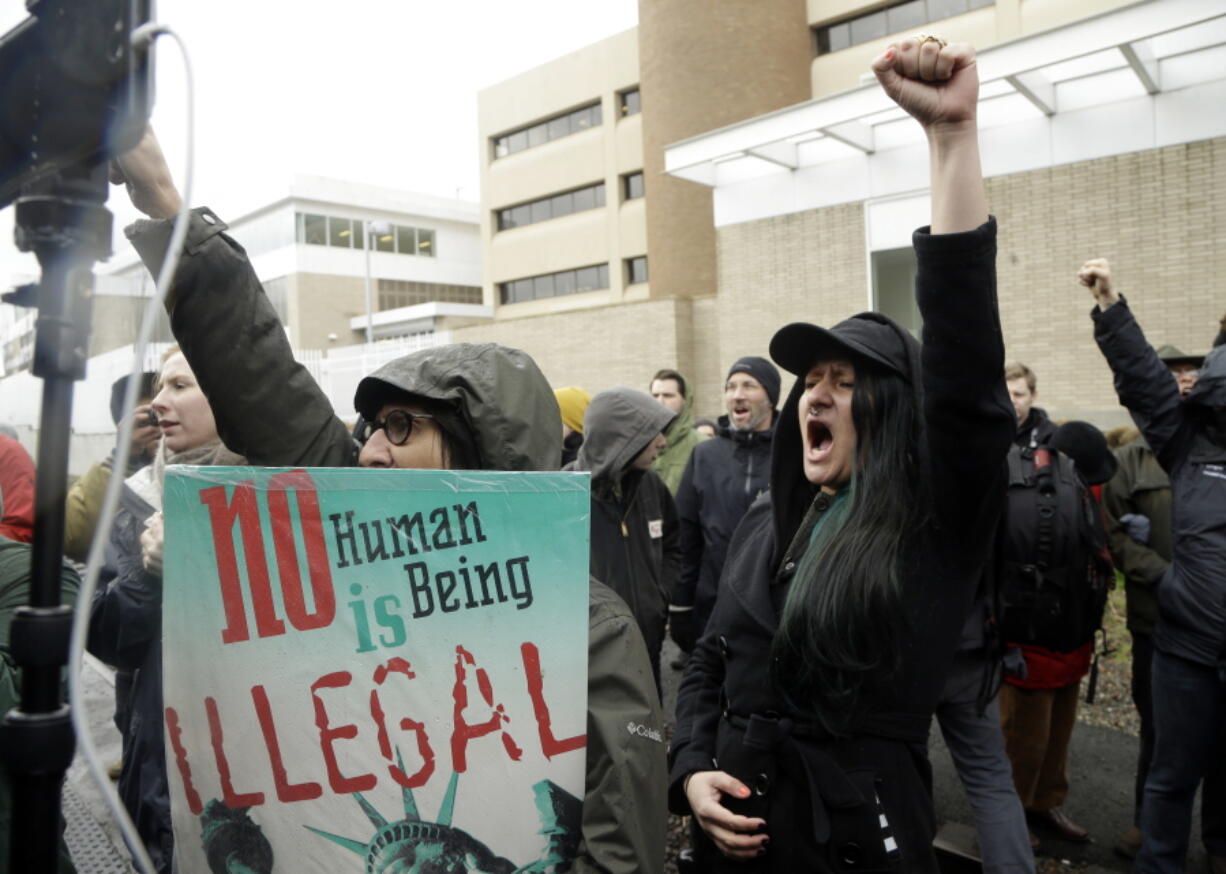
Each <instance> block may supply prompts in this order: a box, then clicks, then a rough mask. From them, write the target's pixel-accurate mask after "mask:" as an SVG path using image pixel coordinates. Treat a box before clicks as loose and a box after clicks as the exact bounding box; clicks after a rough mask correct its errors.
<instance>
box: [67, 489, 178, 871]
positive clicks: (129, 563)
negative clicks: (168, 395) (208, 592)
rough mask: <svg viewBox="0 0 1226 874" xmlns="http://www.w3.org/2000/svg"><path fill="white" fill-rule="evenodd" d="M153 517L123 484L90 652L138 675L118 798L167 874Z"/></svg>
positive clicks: (170, 837) (169, 851)
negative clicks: (149, 525)
mask: <svg viewBox="0 0 1226 874" xmlns="http://www.w3.org/2000/svg"><path fill="white" fill-rule="evenodd" d="M146 472H149V469H148V468H146ZM153 512H154V508H153V507H151V506H150V505H149V504H148V503H147V502H146V501H145V500H143V499H142V498H141V497H140V496H139V495H137V494H136V493H135V492H134V491H132V489H131V488H129V487H128V486H127V485H125V486H124V488H123V494H122V499H121V502H120V509H119V512H118V513H117V514H116V516H115V523H114V525H113V526H112V527H111V539H110V542H109V543H108V546H107V550H106V565H105V567H104V568H103V570H102V573H101V575H100V578H99V585H98V588H97V590H96V591H95V592H94V600H93V604H92V605H91V613H90V621H89V637H88V639H87V641H86V648H87V649H88V650H89V651H90V652H91V653H92V654H93V655H95V656H97V657H98V658H99V659H101V660H102V661H104V662H106V663H107V664H109V665H114V666H115V667H116V668H118V669H120V670H122V671H135V676H134V678H133V680H132V691H131V698H130V700H129V702H128V707H129V712H130V714H131V717H130V721H129V722H128V730H127V732H126V733H125V734H124V737H123V770H122V771H121V772H120V775H119V787H118V788H119V797H120V798H121V799H122V800H123V804H124V807H126V808H127V810H128V813H129V814H130V815H131V817H132V821H133V824H134V825H135V826H136V831H137V834H139V835H140V836H141V838H142V839H143V840H144V841H145V846H146V848H147V849H148V850H149V856H150V858H151V859H152V861H153V864H154V865H155V866H156V868H157V870H158V874H169V872H170V870H171V859H172V857H173V855H174V853H173V850H174V833H173V831H172V829H171V822H170V790H169V788H168V787H167V784H166V749H165V742H164V740H163V735H164V728H163V716H162V578H161V576H159V575H157V574H151V573H149V572H148V571H146V570H145V567H144V564H143V563H142V561H141V545H140V536H141V533H142V532H143V531H144V527H145V521H146V520H147V519H148V518H149V516H150V515H151V514H152V513H153Z"/></svg>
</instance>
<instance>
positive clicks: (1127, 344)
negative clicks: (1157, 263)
mask: <svg viewBox="0 0 1226 874" xmlns="http://www.w3.org/2000/svg"><path fill="white" fill-rule="evenodd" d="M1077 281H1078V282H1079V283H1080V284H1081V285H1083V286H1084V287H1085V288H1088V289H1089V290H1090V294H1091V295H1092V296H1093V298H1094V302H1095V303H1096V304H1097V306H1096V307H1095V308H1094V310H1093V311H1092V312H1091V313H1090V317H1091V318H1092V319H1093V320H1094V339H1095V340H1096V341H1097V342H1098V348H1099V349H1100V350H1102V353H1103V357H1105V358H1106V359H1107V363H1108V364H1109V365H1110V366H1111V372H1112V373H1113V374H1115V393H1116V394H1117V395H1118V396H1119V399H1120V403H1121V404H1123V405H1124V406H1125V407H1127V408H1128V412H1129V413H1131V414H1132V420H1133V421H1134V422H1136V424H1137V427H1138V428H1140V429H1141V433H1142V434H1144V435H1145V439H1146V441H1148V442H1149V447H1150V449H1152V450H1153V451H1154V456H1155V457H1156V458H1157V459H1158V463H1159V464H1161V465H1162V466H1163V467H1164V468H1165V469H1166V470H1167V471H1170V469H1171V464H1172V462H1173V461H1174V459H1175V458H1176V457H1177V456H1179V455H1181V454H1182V453H1181V452H1180V451H1179V447H1180V446H1181V445H1182V442H1183V440H1184V438H1185V436H1186V429H1185V427H1184V426H1185V424H1186V418H1185V416H1184V409H1183V404H1181V403H1180V397H1179V387H1178V385H1177V384H1176V383H1175V380H1173V379H1171V374H1170V371H1169V370H1167V368H1166V365H1164V364H1163V363H1162V361H1161V360H1160V359H1159V358H1158V353H1157V352H1155V351H1154V349H1153V347H1152V346H1150V345H1149V342H1148V341H1147V340H1146V339H1145V334H1144V333H1143V332H1142V331H1141V326H1140V325H1139V324H1137V320H1136V319H1135V318H1134V317H1133V315H1132V311H1131V310H1130V309H1129V308H1128V302H1127V301H1126V300H1124V298H1123V296H1121V295H1120V293H1119V290H1118V289H1117V288H1116V284H1115V281H1114V280H1113V278H1112V276H1111V265H1110V264H1109V263H1108V262H1107V259H1105V258H1093V259H1091V260H1089V261H1086V262H1085V263H1084V264H1082V265H1081V269H1080V270H1078V271H1077Z"/></svg>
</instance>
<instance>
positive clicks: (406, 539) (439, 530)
mask: <svg viewBox="0 0 1226 874" xmlns="http://www.w3.org/2000/svg"><path fill="white" fill-rule="evenodd" d="M328 521H329V522H331V523H332V536H333V540H334V542H335V543H336V566H337V567H338V568H347V567H349V566H350V565H360V564H362V563H363V556H365V562H366V563H370V562H375V561H388V560H390V559H393V558H404V557H405V555H419V554H421V553H428V552H434V551H437V550H442V549H455V548H456V547H459V546H470V545H472V544H474V543H484V542H485V540H486V537H485V532H484V531H482V530H481V514H480V513H479V512H478V510H477V502H476V501H470V502H469V503H468V504H451V505H450V506H443V507H436V508H435V509H433V510H431V511H429V512H426V511H424V510H423V511H421V512H418V513H413V514H412V515H409V514H408V513H405V514H404V515H402V516H399V517H396V516H388V517H387V518H386V519H370V520H368V521H366V522H359V523H358V524H357V529H356V530H355V529H354V524H353V510H348V511H346V512H345V513H344V514H341V513H332V514H329V516H328ZM470 525H471V531H470ZM385 526H386V528H385ZM385 530H386V534H385ZM427 531H428V532H429V533H427ZM359 532H360V533H361V535H362V551H361V552H359V551H358V533H359Z"/></svg>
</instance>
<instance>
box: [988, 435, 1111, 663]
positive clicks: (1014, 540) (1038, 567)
mask: <svg viewBox="0 0 1226 874" xmlns="http://www.w3.org/2000/svg"><path fill="white" fill-rule="evenodd" d="M1001 533H1002V541H1003V542H1002V543H1000V547H1001V551H1002V552H1003V555H1002V556H1001V565H1000V567H999V574H1000V575H999V578H998V586H999V589H998V592H997V609H996V613H997V617H996V618H997V622H998V624H999V632H1000V637H1001V639H1002V640H1003V641H1004V642H1005V643H1007V644H1029V645H1032V646H1041V647H1044V648H1046V649H1050V650H1054V651H1055V652H1062V653H1068V652H1073V651H1075V650H1077V649H1078V648H1079V647H1081V646H1084V645H1085V644H1087V643H1089V642H1091V641H1092V640H1094V637H1095V634H1096V633H1097V632H1098V630H1099V629H1100V628H1101V627H1102V619H1103V610H1104V608H1105V607H1106V603H1107V593H1108V592H1109V591H1110V589H1111V587H1112V585H1113V584H1114V570H1113V566H1112V563H1111V556H1110V553H1109V552H1108V550H1107V534H1106V529H1105V527H1104V525H1103V517H1102V512H1101V510H1100V508H1099V504H1098V501H1097V500H1096V499H1095V497H1094V495H1093V494H1092V493H1091V491H1090V489H1089V487H1088V486H1087V485H1086V484H1085V482H1084V481H1083V480H1082V479H1081V476H1080V475H1079V474H1078V473H1077V470H1076V468H1075V467H1074V465H1073V461H1072V459H1070V458H1068V456H1065V455H1062V454H1061V453H1059V452H1057V451H1055V450H1054V449H1048V448H1046V447H1043V446H1039V447H1036V448H1033V449H1032V448H1029V447H1020V446H1017V445H1014V446H1012V447H1011V448H1010V449H1009V490H1008V496H1007V498H1006V503H1005V512H1004V515H1003V517H1002V527H1001Z"/></svg>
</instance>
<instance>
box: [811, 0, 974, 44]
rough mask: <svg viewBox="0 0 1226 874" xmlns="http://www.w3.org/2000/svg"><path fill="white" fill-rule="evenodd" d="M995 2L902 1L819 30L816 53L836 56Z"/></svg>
mask: <svg viewBox="0 0 1226 874" xmlns="http://www.w3.org/2000/svg"><path fill="white" fill-rule="evenodd" d="M994 2H995V0H903V2H901V3H893V4H891V5H890V6H887V7H885V8H884V9H877V10H874V11H873V12H866V13H864V14H861V15H856V16H853V17H851V18H845V19H843V20H842V21H836V22H834V23H832V24H827V25H823V26H822V27H818V28H816V35H817V53H818V54H819V55H824V54H827V53H829V52H837V51H841V50H842V49H845V48H848V47H849V46H853V45H858V44H859V43H864V42H871V41H873V40H879V39H881V38H883V37H885V36H888V35H889V34H895V33H901V34H906V33H907V32H908V31H912V30H915V29H917V28H920V27H922V26H923V25H925V24H927V23H928V22H932V21H940V20H942V19H945V18H950V17H952V16H954V15H961V14H962V13H963V12H966V11H967V10H968V9H980V8H982V7H984V6H991V5H992V4H993V3H994Z"/></svg>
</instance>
